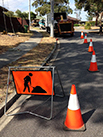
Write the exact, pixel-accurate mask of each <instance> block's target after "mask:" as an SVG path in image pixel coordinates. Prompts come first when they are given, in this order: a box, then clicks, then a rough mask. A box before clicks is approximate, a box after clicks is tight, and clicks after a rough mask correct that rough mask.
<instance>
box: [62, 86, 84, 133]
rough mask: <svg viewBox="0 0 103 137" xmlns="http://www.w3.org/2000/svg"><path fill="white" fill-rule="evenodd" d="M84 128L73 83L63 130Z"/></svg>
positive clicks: (82, 129)
mask: <svg viewBox="0 0 103 137" xmlns="http://www.w3.org/2000/svg"><path fill="white" fill-rule="evenodd" d="M85 129H86V128H85V125H84V123H83V120H82V115H81V110H80V106H79V102H78V97H77V94H76V87H75V85H74V84H73V85H72V88H71V93H70V98H69V103H68V109H67V115H66V119H65V122H64V130H75V131H84V130H85Z"/></svg>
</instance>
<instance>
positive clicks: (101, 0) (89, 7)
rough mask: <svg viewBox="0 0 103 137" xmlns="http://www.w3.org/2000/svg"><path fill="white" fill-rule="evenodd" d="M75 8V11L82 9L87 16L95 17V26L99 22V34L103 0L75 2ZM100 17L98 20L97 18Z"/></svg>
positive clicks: (76, 0)
mask: <svg viewBox="0 0 103 137" xmlns="http://www.w3.org/2000/svg"><path fill="white" fill-rule="evenodd" d="M75 6H76V8H77V9H82V8H84V11H87V12H88V15H89V16H92V17H93V16H94V15H95V16H96V25H97V21H98V20H99V26H100V32H101V26H102V23H101V19H102V16H103V0H75ZM99 17H100V18H99Z"/></svg>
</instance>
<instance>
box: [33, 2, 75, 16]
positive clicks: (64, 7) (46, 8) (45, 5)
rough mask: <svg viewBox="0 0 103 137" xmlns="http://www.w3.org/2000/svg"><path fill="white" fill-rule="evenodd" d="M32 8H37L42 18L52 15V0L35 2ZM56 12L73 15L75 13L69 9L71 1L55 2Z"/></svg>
mask: <svg viewBox="0 0 103 137" xmlns="http://www.w3.org/2000/svg"><path fill="white" fill-rule="evenodd" d="M32 6H34V7H35V8H36V10H35V12H36V13H37V14H40V15H42V16H44V15H45V14H48V13H50V0H49V1H48V0H35V1H34V2H33V3H32ZM54 12H55V13H57V12H67V13H72V12H73V11H72V9H71V8H70V7H69V0H54Z"/></svg>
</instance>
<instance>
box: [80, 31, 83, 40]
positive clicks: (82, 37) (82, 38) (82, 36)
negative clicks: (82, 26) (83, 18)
mask: <svg viewBox="0 0 103 137" xmlns="http://www.w3.org/2000/svg"><path fill="white" fill-rule="evenodd" d="M80 38H81V39H84V36H83V31H81V37H80Z"/></svg>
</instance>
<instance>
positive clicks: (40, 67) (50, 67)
mask: <svg viewBox="0 0 103 137" xmlns="http://www.w3.org/2000/svg"><path fill="white" fill-rule="evenodd" d="M12 69H13V70H14V69H15V71H16V70H18V69H36V70H37V69H38V70H46V71H47V70H50V69H51V74H52V94H51V95H50V96H51V97H49V98H48V99H47V100H46V101H48V100H49V99H50V98H51V104H50V116H49V117H46V116H43V115H39V114H37V113H33V112H30V111H24V112H18V113H12V114H11V113H9V112H8V113H7V100H8V89H9V82H10V74H11V70H12ZM54 69H55V67H54V66H39V67H37V66H34V67H21V66H17V67H15V66H10V67H9V70H8V79H7V91H6V99H5V107H4V114H5V115H6V116H13V115H18V114H31V115H35V116H37V117H40V118H43V119H46V120H50V119H52V115H53V92H54ZM34 71H35V70H34ZM56 72H57V75H58V79H59V82H60V85H61V89H62V92H63V95H58V94H57V95H56V96H59V97H64V96H65V93H64V90H63V86H62V83H61V80H60V77H59V73H58V71H57V69H56ZM54 93H55V92H54ZM29 95H31V94H29ZM31 96H32V95H31ZM46 101H44V102H46ZM41 105H42V104H41Z"/></svg>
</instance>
